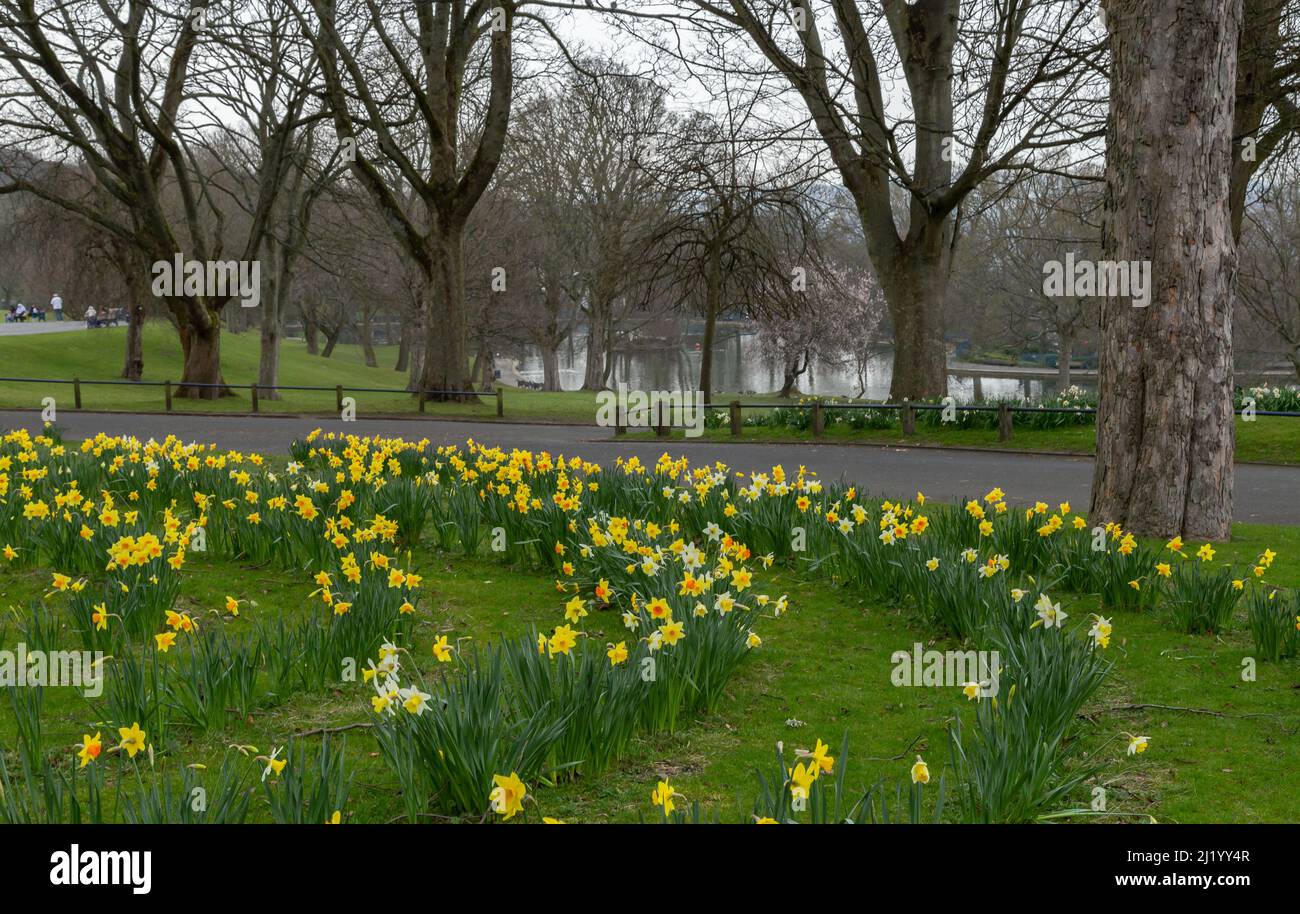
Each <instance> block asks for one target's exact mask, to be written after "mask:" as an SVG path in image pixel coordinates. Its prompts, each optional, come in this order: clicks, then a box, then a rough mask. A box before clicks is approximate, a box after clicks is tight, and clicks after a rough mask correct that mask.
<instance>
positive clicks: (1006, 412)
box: [998, 403, 1011, 441]
mask: <svg viewBox="0 0 1300 914" xmlns="http://www.w3.org/2000/svg"><path fill="white" fill-rule="evenodd" d="M998 440H999V441H1010V440H1011V407H1010V406H1008V405H1007V404H1005V403H999V404H998Z"/></svg>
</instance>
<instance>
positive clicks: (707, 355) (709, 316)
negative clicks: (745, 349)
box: [700, 252, 722, 403]
mask: <svg viewBox="0 0 1300 914" xmlns="http://www.w3.org/2000/svg"><path fill="white" fill-rule="evenodd" d="M721 268H722V265H721V264H720V263H719V262H718V259H717V256H716V252H715V254H714V256H711V257H710V258H709V271H708V276H707V277H705V288H704V341H703V342H702V343H701V344H700V390H701V392H702V393H703V395H704V402H705V403H712V402H713V336H714V333H715V332H716V330H717V327H718V311H719V309H720V308H721V304H722V302H721V298H722V273H721Z"/></svg>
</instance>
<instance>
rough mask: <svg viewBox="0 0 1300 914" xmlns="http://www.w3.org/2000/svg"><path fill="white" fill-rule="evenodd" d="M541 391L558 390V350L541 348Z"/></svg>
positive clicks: (546, 347) (548, 347) (547, 347)
mask: <svg viewBox="0 0 1300 914" xmlns="http://www.w3.org/2000/svg"><path fill="white" fill-rule="evenodd" d="M541 351H542V390H559V389H560V353H559V349H558V348H551V347H550V346H542V347H541Z"/></svg>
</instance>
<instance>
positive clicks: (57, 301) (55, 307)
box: [50, 292, 63, 322]
mask: <svg viewBox="0 0 1300 914" xmlns="http://www.w3.org/2000/svg"><path fill="white" fill-rule="evenodd" d="M50 310H51V311H53V312H54V319H55V320H56V321H60V322H61V321H62V320H63V299H62V298H60V297H59V293H58V292H55V293H54V297H53V298H51V299H50Z"/></svg>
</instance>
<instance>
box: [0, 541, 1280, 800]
mask: <svg viewBox="0 0 1300 914" xmlns="http://www.w3.org/2000/svg"><path fill="white" fill-rule="evenodd" d="M1264 545H1269V546H1271V547H1272V548H1274V549H1275V550H1277V551H1278V552H1279V553H1280V554H1281V556H1282V559H1281V560H1280V561H1279V563H1278V566H1277V574H1276V575H1274V576H1273V577H1274V579H1275V582H1276V583H1279V584H1286V585H1290V586H1296V585H1300V562H1298V561H1297V560H1296V557H1297V556H1300V530H1297V529H1295V528H1278V527H1262V526H1249V525H1238V526H1237V528H1236V531H1235V537H1234V542H1233V543H1232V544H1230V545H1226V546H1224V547H1223V553H1222V554H1223V557H1225V558H1236V559H1241V560H1246V561H1248V560H1250V558H1252V557H1253V556H1254V555H1256V554H1257V553H1258V552H1259V551H1260V550H1261V549H1262V547H1263V546H1264ZM414 564H415V567H417V568H418V569H419V570H420V571H422V572H423V573H424V574H425V575H426V578H425V584H424V596H425V600H424V601H422V609H421V611H420V618H419V622H418V626H417V629H416V633H415V634H416V637H415V640H416V643H419V644H428V643H430V642H431V641H432V640H433V639H434V637H436V635H437V634H440V633H445V634H448V635H449V636H450V637H451V638H452V639H453V640H454V639H457V638H464V637H470V638H472V639H474V641H476V642H480V643H481V642H484V641H488V640H490V639H493V638H495V637H497V636H499V635H512V636H513V635H518V634H519V633H520V632H521V631H524V630H526V629H527V627H528V626H529V625H531V624H536V625H538V626H539V627H549V626H551V625H554V624H555V623H556V621H557V620H559V618H560V608H559V607H560V603H559V601H558V600H557V598H556V594H555V593H554V588H553V581H552V580H551V579H550V578H548V577H545V576H543V575H540V574H538V573H536V572H535V571H532V570H530V569H527V568H522V567H512V566H508V565H506V564H503V563H501V562H498V561H493V560H489V559H484V558H473V559H471V558H465V557H463V556H459V555H456V556H452V555H448V554H442V553H438V552H436V551H434V550H433V549H432V548H429V549H421V550H419V551H418V552H417V554H416V557H415V563H414ZM304 577H305V576H304ZM48 583H49V577H48V573H47V572H45V571H39V570H31V571H20V572H12V571H0V608H3V610H4V613H5V621H6V623H7V624H0V644H3V646H5V647H7V648H11V649H12V647H13V645H14V644H15V643H16V642H17V641H18V640H20V639H19V634H18V632H17V631H16V629H15V626H14V624H13V623H14V622H15V620H16V618H17V616H16V614H17V613H19V612H21V610H20V609H19V607H24V606H25V605H26V603H27V601H28V600H29V599H33V598H39V597H40V595H41V594H42V593H43V592H44V591H46V590H47V589H48ZM311 589H312V585H311V583H310V582H309V581H306V580H303V581H295V580H292V579H291V576H286V575H283V574H279V573H275V572H272V571H268V570H266V569H260V568H255V567H248V566H245V565H241V564H237V563H231V562H210V561H207V560H206V559H203V558H202V557H196V558H195V561H194V562H193V563H192V564H191V565H190V566H187V571H186V574H185V576H184V589H183V595H182V597H181V600H180V601H179V603H178V605H177V607H176V608H177V609H178V610H183V611H189V612H190V613H191V614H193V615H194V616H195V618H197V619H199V620H200V622H201V624H202V625H204V626H219V625H226V626H228V628H229V629H230V630H231V631H232V632H238V631H240V630H241V629H247V627H248V626H249V624H250V620H252V619H253V618H256V617H261V618H263V619H265V618H267V617H270V616H272V615H273V614H285V615H286V616H290V617H292V616H295V615H298V614H301V613H305V612H310V611H317V610H318V605H317V604H315V602H314V601H311V600H309V597H308V594H309V593H310V591H311ZM765 589H767V590H770V591H772V592H775V593H780V592H788V593H789V594H790V596H791V600H792V608H791V611H790V612H789V613H788V614H787V615H786V616H784V617H783V618H781V619H775V620H774V619H764V620H762V625H761V627H760V629H759V630H760V633H761V635H762V637H763V646H762V648H761V649H760V650H757V651H755V652H754V653H753V654H751V655H750V657H749V658H748V659H747V660H746V662H745V663H744V664H742V665H741V667H740V669H739V670H738V672H737V673H736V675H735V676H734V677H733V679H732V680H731V682H730V684H729V686H728V688H727V691H726V695H725V698H724V701H723V703H722V706H721V707H720V709H719V711H718V712H717V713H716V714H713V715H711V716H708V717H702V718H696V719H693V720H687V721H686V722H685V723H684V724H683V725H682V726H681V727H680V728H679V729H678V731H677V732H676V733H674V734H672V735H668V736H656V737H647V736H644V735H642V736H640V737H638V738H637V739H636V740H635V741H634V743H633V745H632V747H631V749H630V751H629V753H628V754H627V755H626V756H625V757H624V758H623V759H622V761H621V762H619V763H618V764H617V765H616V767H615V768H614V769H613V770H612V771H610V772H608V773H606V774H605V775H603V776H601V777H598V778H595V779H592V780H577V781H573V782H568V783H561V784H560V785H558V786H546V785H530V789H532V790H533V791H534V794H535V797H536V800H537V808H536V810H535V811H530V812H529V818H530V819H531V820H533V821H536V819H537V815H538V814H544V815H549V816H556V817H560V818H562V819H564V820H565V821H579V822H628V821H637V820H638V819H639V818H640V817H642V816H644V817H646V818H647V819H653V818H654V812H653V807H652V805H651V803H650V791H651V788H652V787H653V786H654V783H655V781H656V780H657V779H659V778H663V777H671V779H672V783H673V784H674V785H675V786H676V787H677V788H678V789H679V790H680V791H682V792H683V793H684V794H685V796H686V797H687V798H689V800H692V801H694V800H698V801H700V802H701V804H702V805H703V806H704V808H705V810H706V812H707V813H708V814H710V815H712V814H716V815H717V816H719V817H720V818H722V819H723V820H724V821H745V820H747V819H748V816H749V804H750V802H752V798H753V796H754V795H755V785H754V778H753V771H754V769H755V768H756V767H760V766H761V767H762V768H763V770H764V771H767V770H768V769H770V768H771V767H772V754H773V749H774V744H775V743H776V742H777V741H778V740H783V741H784V742H785V744H786V746H787V754H788V750H789V748H791V747H804V748H810V747H811V745H812V743H813V742H814V740H815V739H816V738H821V739H823V740H825V741H827V742H828V743H830V745H831V747H832V751H833V752H834V754H835V755H837V756H839V750H840V747H841V737H842V735H843V734H844V733H847V734H848V735H849V742H850V748H851V751H850V754H849V758H848V766H849V767H848V780H849V783H851V784H860V785H862V786H866V785H869V784H871V783H874V782H875V781H877V780H880V779H886V780H889V781H901V780H904V779H906V777H907V772H908V767H909V765H910V763H911V760H912V758H913V756H914V755H915V754H916V753H918V752H919V753H923V754H924V755H925V757H926V759H927V760H928V761H929V762H930V764H931V766H932V770H933V772H934V774H935V777H936V779H937V777H938V776H939V774H940V772H941V770H942V769H943V768H945V767H946V765H947V760H948V745H947V740H946V736H945V731H944V723H945V721H946V720H948V719H949V718H950V717H952V716H953V715H954V714H956V713H968V706H967V703H966V701H965V699H964V698H963V697H962V696H961V694H960V692H959V691H957V690H953V689H938V688H912V689H901V688H896V687H894V686H893V685H891V682H890V671H891V662H890V655H891V653H892V652H893V651H895V650H899V649H904V650H908V649H910V648H911V646H912V644H913V643H914V642H923V643H924V644H925V645H926V647H927V648H929V647H937V648H939V649H941V650H942V649H945V648H947V647H955V646H956V645H955V644H951V643H947V642H945V641H943V640H942V639H941V640H939V641H935V640H934V638H933V635H932V633H928V632H927V630H926V628H925V627H924V626H923V625H921V624H920V623H919V622H918V620H916V619H914V618H912V616H911V614H910V612H909V611H906V610H899V609H896V608H890V607H884V606H879V605H870V604H866V603H864V602H862V601H861V600H860V599H858V598H856V597H855V595H854V594H853V593H852V592H850V591H848V590H846V589H844V588H840V587H835V586H832V585H831V584H830V583H828V582H826V581H821V580H815V579H812V578H810V577H809V576H807V575H804V574H802V573H801V572H800V569H799V568H798V567H797V566H786V567H784V568H782V569H780V570H779V571H778V573H777V575H776V577H775V579H773V580H772V581H771V583H770V586H766V587H765ZM232 592H233V593H234V594H235V595H237V596H239V597H241V598H251V599H252V600H253V601H254V603H253V604H252V605H247V606H245V608H244V611H243V613H242V615H241V616H240V618H239V619H237V620H227V621H225V622H223V621H221V620H220V617H219V615H217V614H215V613H214V612H213V611H214V610H217V609H218V608H220V607H221V606H222V604H223V602H224V598H225V595H226V594H228V593H232ZM1064 608H1065V609H1066V610H1067V611H1069V612H1070V613H1071V614H1072V615H1073V614H1079V615H1078V616H1077V618H1078V617H1082V616H1085V615H1086V614H1087V613H1088V612H1090V611H1094V610H1095V609H1096V608H1097V607H1096V600H1095V598H1093V597H1076V598H1075V599H1073V600H1066V601H1065V603H1064ZM1113 621H1114V625H1115V638H1114V641H1113V643H1112V646H1111V651H1112V654H1113V655H1114V657H1115V658H1116V660H1117V665H1116V668H1115V671H1114V673H1113V674H1112V676H1111V677H1110V679H1109V680H1108V682H1107V684H1106V686H1105V687H1104V689H1103V691H1102V693H1101V694H1100V695H1099V697H1098V700H1097V701H1095V702H1094V703H1093V704H1092V705H1090V706H1089V707H1087V708H1085V711H1084V716H1085V718H1086V721H1087V722H1086V724H1085V726H1084V729H1083V734H1082V738H1083V739H1084V740H1086V741H1087V742H1088V743H1089V744H1090V745H1091V746H1092V747H1093V751H1094V752H1099V753H1102V754H1104V755H1105V756H1106V757H1107V758H1109V759H1111V762H1112V764H1110V765H1109V767H1108V769H1107V772H1106V773H1105V775H1104V778H1103V782H1104V784H1105V785H1106V787H1107V790H1108V793H1109V809H1110V810H1111V811H1113V812H1124V813H1140V814H1144V815H1150V816H1154V817H1155V818H1156V819H1157V820H1159V821H1164V822H1223V821H1231V822H1279V821H1296V820H1297V819H1298V818H1300V791H1298V790H1297V787H1300V739H1297V734H1298V731H1300V705H1297V702H1296V690H1297V689H1300V666H1298V665H1297V664H1296V663H1295V662H1284V663H1279V664H1264V663H1261V664H1260V665H1259V670H1258V679H1257V680H1256V681H1255V682H1243V681H1242V679H1241V676H1240V667H1241V661H1242V658H1243V657H1244V656H1247V655H1248V654H1249V653H1250V651H1251V646H1250V640H1249V637H1248V636H1247V635H1246V633H1245V632H1244V630H1243V629H1242V627H1241V626H1238V627H1237V628H1236V629H1235V630H1234V631H1232V632H1230V633H1228V634H1225V635H1222V636H1218V637H1194V636H1187V635H1182V634H1178V633H1176V632H1174V631H1172V630H1171V629H1170V628H1169V627H1168V626H1167V625H1166V624H1164V623H1163V622H1162V621H1161V620H1160V619H1159V618H1157V617H1155V616H1151V615H1143V614H1137V613H1116V614H1114V618H1113ZM5 628H7V633H6V632H5ZM620 628H621V626H620V624H619V619H618V618H617V616H616V615H615V614H614V613H612V612H610V613H607V614H601V613H596V614H593V616H592V617H591V618H589V619H588V620H587V625H586V630H587V631H588V633H589V634H590V635H591V636H592V637H594V638H597V639H600V640H605V639H606V638H610V639H614V638H616V636H617V635H618V633H619V629H620ZM65 634H66V632H65ZM72 640H73V639H71V637H70V636H69V637H68V641H69V646H71V642H72ZM407 662H408V663H411V662H414V663H418V664H420V665H421V666H422V667H424V668H426V670H427V672H429V673H430V674H431V675H436V671H435V670H434V669H433V667H435V666H436V664H435V663H434V662H433V660H432V658H431V657H423V656H422V657H412V658H411V659H410V660H409V661H407ZM368 691H369V690H368V687H366V686H363V685H361V684H359V683H358V684H355V685H353V686H351V687H347V686H345V687H343V688H337V689H329V690H326V691H319V692H314V693H300V694H298V695H296V696H295V697H294V698H292V699H291V700H289V701H288V702H287V703H286V704H283V705H280V706H278V707H275V708H273V709H267V710H265V711H258V712H255V713H252V714H250V715H249V716H247V717H245V718H239V717H238V716H236V715H233V714H232V715H228V717H227V720H226V722H225V726H224V727H219V728H216V729H214V730H211V731H209V732H208V733H206V734H204V735H202V736H199V737H195V738H188V737H186V736H185V732H186V731H184V730H183V729H181V728H180V727H178V726H173V727H172V733H173V734H174V736H173V738H172V741H171V742H170V743H169V744H167V745H162V746H159V747H158V748H159V749H160V750H161V757H162V758H165V759H167V762H166V764H169V765H172V766H174V767H173V770H175V769H176V767H179V765H184V764H194V763H205V764H208V765H210V766H213V765H215V764H217V763H218V762H219V760H220V758H221V756H222V754H223V753H224V752H225V751H226V748H227V747H228V746H230V745H231V744H234V743H238V744H252V745H255V746H257V747H259V749H260V750H261V751H263V752H266V751H268V750H269V749H270V748H271V747H274V746H282V745H284V744H285V743H286V742H287V741H288V737H289V736H290V735H291V734H295V733H298V734H302V733H307V732H308V731H313V730H317V729H319V728H322V727H330V728H337V727H346V726H348V725H349V724H358V725H364V723H365V721H366V720H367V717H368V714H367V703H366V696H367V694H368ZM1139 705H1141V706H1146V707H1135V706H1139ZM1157 706H1168V707H1157ZM1173 708H1183V709H1195V710H1172V709H1173ZM98 719H99V718H98V716H97V713H96V706H95V705H94V704H93V703H90V702H88V701H87V700H85V699H83V698H82V697H81V696H80V695H79V693H76V692H75V691H73V690H69V689H54V690H50V691H49V693H48V695H47V701H46V707H45V713H44V715H43V720H44V726H45V744H46V746H47V747H59V746H66V747H67V751H66V752H65V753H63V754H62V759H63V763H64V764H72V763H74V762H75V760H74V758H73V754H72V747H73V744H74V743H76V742H77V741H79V740H80V738H81V736H82V734H83V733H86V732H92V733H93V732H94V731H95V730H96V729H97V728H102V727H101V725H100V724H98V723H97V720H98ZM14 727H15V723H14V720H13V718H12V717H11V715H10V714H9V712H8V707H7V704H6V705H5V712H4V713H0V744H4V745H5V747H6V748H8V749H11V748H12V746H13V744H14V739H15V732H14ZM1120 731H1127V732H1129V733H1141V734H1144V735H1147V736H1149V737H1150V738H1151V741H1152V742H1151V749H1150V750H1149V751H1147V752H1146V753H1145V754H1143V755H1139V756H1133V757H1129V756H1126V755H1125V752H1124V747H1125V742H1126V741H1125V740H1124V739H1123V738H1120V737H1119V736H1118V734H1119V733H1120ZM112 735H113V734H110V733H106V734H105V741H106V744H107V742H108V741H109V738H110V737H111V736H112ZM341 735H342V736H344V737H345V738H346V755H347V759H348V766H349V769H350V770H351V771H352V772H353V773H354V781H353V788H352V791H351V795H350V798H349V801H348V808H347V809H346V810H345V813H346V815H347V816H349V817H351V818H354V819H355V820H357V821H366V822H376V821H379V822H387V821H393V820H398V819H400V818H401V817H402V806H401V802H400V799H399V797H398V795H397V789H396V784H395V782H394V780H393V779H392V777H391V775H390V774H389V772H388V770H387V769H386V767H385V766H384V764H383V762H382V760H380V759H379V758H378V754H377V747H376V745H375V743H374V741H373V739H372V738H371V737H370V735H369V734H368V733H367V732H366V730H365V729H364V726H361V727H358V728H356V729H353V730H350V731H347V732H345V733H343V734H341ZM317 738H319V737H318V736H316V735H307V736H303V737H301V738H300V739H302V740H305V741H313V740H315V739H317ZM6 761H7V762H8V763H9V765H10V769H11V771H12V770H13V764H14V762H15V757H14V754H13V752H12V751H10V752H9V753H8V755H7V756H6ZM248 764H253V763H248ZM837 764H838V762H837ZM1083 799H1084V800H1086V798H1083ZM253 810H254V814H253V816H252V818H254V819H262V820H264V819H266V818H267V810H266V807H265V803H264V801H263V800H262V799H261V798H260V795H259V796H258V798H257V799H255V801H254V805H253Z"/></svg>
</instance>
